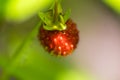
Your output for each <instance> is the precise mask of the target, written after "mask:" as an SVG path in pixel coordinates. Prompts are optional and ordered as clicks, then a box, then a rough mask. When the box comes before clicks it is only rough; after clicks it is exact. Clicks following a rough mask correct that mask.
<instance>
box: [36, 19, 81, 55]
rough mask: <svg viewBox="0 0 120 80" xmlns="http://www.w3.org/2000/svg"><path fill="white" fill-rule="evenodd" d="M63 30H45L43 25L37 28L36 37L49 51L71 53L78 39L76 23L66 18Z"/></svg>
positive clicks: (59, 53) (57, 53) (62, 53)
mask: <svg viewBox="0 0 120 80" xmlns="http://www.w3.org/2000/svg"><path fill="white" fill-rule="evenodd" d="M65 24H66V26H67V28H66V29H65V30H62V31H59V30H52V31H50V30H45V29H44V28H43V25H42V26H41V27H40V29H39V34H38V38H39V40H40V42H41V44H42V45H43V46H44V47H45V48H46V50H47V51H48V52H49V53H53V54H55V55H61V56H66V55H69V54H71V53H72V51H73V50H74V49H75V48H76V46H77V44H78V41H79V35H78V33H79V31H78V30H77V28H76V24H75V23H74V22H73V21H72V20H71V19H68V20H67V22H66V23H65Z"/></svg>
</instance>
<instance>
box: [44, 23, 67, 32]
mask: <svg viewBox="0 0 120 80" xmlns="http://www.w3.org/2000/svg"><path fill="white" fill-rule="evenodd" d="M43 28H44V29H46V30H51V31H52V30H59V31H62V30H65V29H66V25H65V24H62V23H57V24H53V25H43Z"/></svg>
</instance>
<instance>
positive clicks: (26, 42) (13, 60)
mask: <svg viewBox="0 0 120 80" xmlns="http://www.w3.org/2000/svg"><path fill="white" fill-rule="evenodd" d="M41 23H42V21H40V22H39V23H38V24H37V25H36V26H35V27H34V29H33V30H32V31H31V32H30V33H29V34H28V36H27V37H26V38H25V39H24V41H23V42H22V44H21V45H20V46H19V47H18V49H17V50H16V52H15V53H14V55H13V56H12V58H11V60H10V61H9V63H8V66H7V67H6V69H5V73H4V75H3V80H6V79H5V78H6V77H7V76H8V74H9V71H10V70H13V69H14V68H16V67H15V65H14V64H15V63H16V62H17V61H18V60H20V59H21V58H22V55H24V54H25V53H24V52H23V51H24V49H25V48H26V47H28V46H29V44H30V43H31V41H32V39H34V37H36V35H37V34H38V30H39V27H40V25H41Z"/></svg>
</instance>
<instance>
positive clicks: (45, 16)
mask: <svg viewBox="0 0 120 80" xmlns="http://www.w3.org/2000/svg"><path fill="white" fill-rule="evenodd" d="M52 16H53V13H52V11H51V10H49V11H48V12H39V17H40V19H41V20H42V21H43V23H45V24H46V25H52V20H53V17H52Z"/></svg>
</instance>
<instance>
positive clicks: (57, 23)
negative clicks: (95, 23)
mask: <svg viewBox="0 0 120 80" xmlns="http://www.w3.org/2000/svg"><path fill="white" fill-rule="evenodd" d="M70 13H71V11H70V10H68V11H67V12H65V14H63V10H62V7H61V4H60V1H58V0H56V1H55V3H54V4H53V6H52V7H51V8H50V9H49V10H47V11H44V12H39V17H40V19H41V20H42V22H43V24H42V25H43V28H44V29H46V30H51V31H52V30H59V31H62V30H65V29H66V27H67V26H66V24H65V23H66V21H67V20H68V19H69V18H70Z"/></svg>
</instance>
